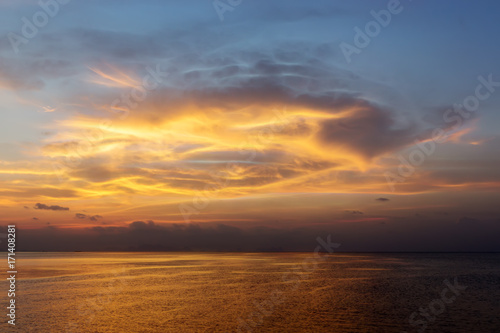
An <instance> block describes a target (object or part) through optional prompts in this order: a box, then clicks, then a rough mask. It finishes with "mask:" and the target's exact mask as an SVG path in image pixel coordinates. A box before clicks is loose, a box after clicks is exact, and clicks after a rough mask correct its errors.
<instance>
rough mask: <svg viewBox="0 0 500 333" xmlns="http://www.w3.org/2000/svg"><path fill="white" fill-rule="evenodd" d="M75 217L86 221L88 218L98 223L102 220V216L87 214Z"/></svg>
mask: <svg viewBox="0 0 500 333" xmlns="http://www.w3.org/2000/svg"><path fill="white" fill-rule="evenodd" d="M75 217H76V218H77V219H86V218H88V219H89V220H91V221H97V220H98V219H100V218H102V216H101V215H87V214H82V213H76V214H75Z"/></svg>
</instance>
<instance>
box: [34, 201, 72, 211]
mask: <svg viewBox="0 0 500 333" xmlns="http://www.w3.org/2000/svg"><path fill="white" fill-rule="evenodd" d="M33 208H34V209H43V210H69V208H68V207H61V206H58V205H52V206H48V205H46V204H42V203H37V204H36V205H35V207H33Z"/></svg>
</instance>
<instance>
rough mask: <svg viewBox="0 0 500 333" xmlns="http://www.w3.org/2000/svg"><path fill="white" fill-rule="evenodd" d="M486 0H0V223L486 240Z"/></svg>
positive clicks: (493, 119)
mask: <svg viewBox="0 0 500 333" xmlns="http://www.w3.org/2000/svg"><path fill="white" fill-rule="evenodd" d="M499 6H500V5H499V4H498V2H495V1H481V2H477V3H473V2H471V1H440V2H436V1H424V0H422V1H411V0H401V1H396V0H391V1H350V2H347V1H335V0H330V1H325V0H317V1H299V0H295V1H291V0H287V1H282V0H273V1H249V0H242V1H236V0H232V1H229V0H227V1H225V0H216V1H198V0H191V1H173V0H170V1H165V0H163V1H154V0H150V1H117V0H104V1H92V0H89V1H77V0H73V1H67V0H65V1H63V0H60V1H56V0H43V1H41V2H40V3H39V2H37V1H28V0H23V1H14V0H6V1H2V3H1V4H0V9H1V10H0V19H1V21H2V22H3V24H2V26H1V27H0V36H2V37H1V39H0V98H1V101H2V103H1V104H0V115H1V119H0V120H1V121H0V157H1V158H0V210H1V212H2V214H1V215H0V225H3V226H6V225H7V224H15V225H16V226H17V228H18V229H19V231H20V236H19V239H18V242H19V244H20V246H21V249H27V250H65V251H72V250H75V249H77V248H78V249H79V250H186V249H188V250H208V251H210V250H217V251H219V250H220V251H224V250H227V251H267V250H283V251H298V250H300V251H307V250H308V249H310V248H311V249H314V245H315V242H316V237H319V236H321V237H325V236H326V235H331V237H332V239H335V240H336V241H337V242H338V243H341V244H342V246H341V248H339V250H345V251H500V245H499V244H498V241H497V240H498V236H499V235H500V207H499V204H498V203H499V199H500V195H499V189H500V171H499V169H500V168H499V166H500V160H499V150H500V148H499V147H500V136H499V134H500V129H499V127H498V124H499V123H500V113H499V106H500V66H499V65H498V59H499V58H500V48H499V46H498V43H496V41H497V39H498V36H499V34H500V25H499V24H498V13H499V12H500V11H499V9H500V8H499ZM40 235H43V237H40ZM23 239H24V240H23ZM76 244H77V245H76Z"/></svg>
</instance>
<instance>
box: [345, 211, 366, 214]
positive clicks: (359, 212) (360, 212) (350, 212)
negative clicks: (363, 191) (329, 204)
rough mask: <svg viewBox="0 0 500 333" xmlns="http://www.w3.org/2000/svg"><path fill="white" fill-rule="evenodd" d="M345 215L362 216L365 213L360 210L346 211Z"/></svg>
mask: <svg viewBox="0 0 500 333" xmlns="http://www.w3.org/2000/svg"><path fill="white" fill-rule="evenodd" d="M344 212H345V213H348V214H352V215H362V214H363V212H362V211H360V210H344Z"/></svg>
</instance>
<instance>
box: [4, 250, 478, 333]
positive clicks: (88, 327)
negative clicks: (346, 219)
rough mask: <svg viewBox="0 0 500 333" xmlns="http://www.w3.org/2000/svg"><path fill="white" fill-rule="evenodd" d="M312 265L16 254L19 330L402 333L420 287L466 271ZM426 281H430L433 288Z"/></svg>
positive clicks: (396, 259) (394, 262)
mask: <svg viewBox="0 0 500 333" xmlns="http://www.w3.org/2000/svg"><path fill="white" fill-rule="evenodd" d="M310 258H312V254H311V253H276V254H274V253H271V254H269V253H265V254H259V253H242V254H235V253H19V254H18V262H17V267H18V270H19V273H18V278H19V281H18V289H19V290H18V293H17V295H16V296H17V297H16V302H17V304H18V309H17V325H16V329H18V331H21V332H236V331H237V330H238V328H239V329H240V330H241V331H242V332H247V331H250V330H251V331H252V332H399V331H401V330H402V329H403V330H404V329H408V320H407V317H408V315H409V314H410V313H411V312H413V311H415V309H418V306H420V305H422V304H424V303H425V302H427V303H428V300H427V299H426V298H425V297H424V296H425V293H427V292H428V291H426V289H423V290H424V291H422V288H420V287H419V286H420V285H422V283H423V282H422V281H424V282H425V283H427V284H429V283H434V284H435V285H436V286H438V287H439V286H440V284H441V283H442V280H443V279H444V278H446V277H449V275H450V274H455V275H457V274H459V273H460V269H462V270H463V265H462V263H461V262H459V261H456V262H455V261H454V260H452V261H450V259H449V258H447V259H446V258H445V259H446V260H444V259H443V260H444V261H442V262H441V264H439V263H440V262H439V260H438V259H439V258H438V259H432V258H431V259H432V260H431V259H429V260H428V259H425V260H420V259H418V258H417V257H415V258H414V257H411V256H404V255H399V256H398V255H362V254H352V255H350V254H348V255H346V254H333V255H330V256H328V258H327V259H326V260H320V261H315V262H314V264H315V265H312V264H311V261H309V264H310V265H309V266H308V265H305V264H304V263H305V261H304V260H305V259H310ZM417 259H418V260H417ZM436 260H438V261H437V262H436ZM474 260H476V259H474ZM443 262H444V263H446V265H444V266H443ZM476 262H477V260H476ZM423 268H425V269H423ZM431 270H436V271H431ZM462 273H464V274H465V273H468V271H466V270H464V271H462ZM440 274H441V275H440ZM447 274H448V275H447ZM428 276H436V278H435V279H434V280H432V281H433V282H432V281H431V282H429V281H430V280H429V277H428ZM6 286H7V285H6V283H5V282H2V283H0V287H1V288H4V290H6V289H5V288H6ZM429 295H430V296H429V297H433V294H432V293H429ZM2 297H3V298H2V301H3V302H4V301H5V299H6V297H5V296H2ZM374 307H375V308H377V310H376V311H375V310H374ZM458 313H460V311H458Z"/></svg>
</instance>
